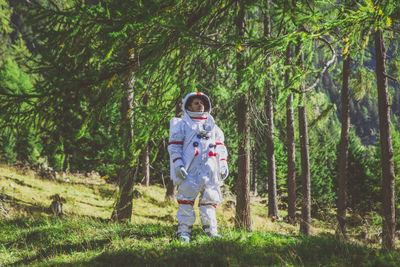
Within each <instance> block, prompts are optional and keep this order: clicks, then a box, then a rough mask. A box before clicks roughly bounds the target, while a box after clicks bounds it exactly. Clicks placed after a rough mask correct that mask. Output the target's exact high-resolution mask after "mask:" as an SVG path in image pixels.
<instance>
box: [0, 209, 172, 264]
mask: <svg viewBox="0 0 400 267" xmlns="http://www.w3.org/2000/svg"><path fill="white" fill-rule="evenodd" d="M7 225H8V226H9V227H10V229H14V231H15V232H18V234H12V233H9V235H8V236H5V237H4V240H3V241H4V242H2V245H3V248H5V249H7V250H8V249H10V250H12V251H15V249H18V251H26V252H25V253H20V255H24V254H28V253H27V252H28V248H29V252H30V253H32V252H33V251H34V255H33V256H32V254H31V255H30V256H28V255H25V256H22V257H21V258H19V259H18V260H17V261H15V262H12V263H11V264H12V265H31V264H36V263H38V262H42V261H43V260H46V261H48V260H49V259H51V258H53V257H57V256H60V254H62V255H68V254H73V253H76V252H83V253H85V252H88V251H97V250H99V251H101V250H104V249H105V248H107V247H109V246H111V247H112V245H110V243H112V242H114V241H116V240H117V242H118V240H127V239H128V240H130V241H128V242H131V243H134V242H135V240H137V241H139V240H141V241H145V242H151V240H153V239H154V238H160V236H161V237H162V236H172V235H174V233H175V230H176V227H174V226H160V225H158V224H141V225H135V224H128V223H126V224H116V223H107V222H103V221H101V220H93V219H91V218H89V217H79V220H76V221H74V220H73V219H72V218H68V219H66V220H63V219H60V218H44V217H43V216H42V217H38V218H34V219H32V218H31V219H26V217H22V218H20V219H14V220H9V221H7ZM86 228H91V229H92V233H91V234H90V235H89V234H88V235H87V236H82V229H83V232H85V231H84V229H86ZM93 233H98V234H93ZM1 239H2V238H1ZM1 239H0V240H1ZM77 239H78V241H77Z"/></svg>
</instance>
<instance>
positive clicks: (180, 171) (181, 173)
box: [175, 165, 188, 180]
mask: <svg viewBox="0 0 400 267" xmlns="http://www.w3.org/2000/svg"><path fill="white" fill-rule="evenodd" d="M175 170H176V176H177V177H178V178H180V179H182V180H185V179H186V177H187V175H188V173H187V171H186V169H185V167H184V166H183V165H179V166H177V167H176V169H175Z"/></svg>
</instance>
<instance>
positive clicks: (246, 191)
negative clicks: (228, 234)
mask: <svg viewBox="0 0 400 267" xmlns="http://www.w3.org/2000/svg"><path fill="white" fill-rule="evenodd" d="M237 7H238V15H237V18H236V26H237V29H238V35H239V36H241V37H243V36H244V33H245V23H244V5H243V2H242V1H237ZM236 60H237V62H236V71H237V81H236V82H237V84H236V86H237V88H240V85H241V83H242V75H243V73H242V72H243V70H244V68H245V59H244V55H243V53H242V51H241V49H238V52H237V53H236ZM248 105H249V96H248V93H242V94H241V95H240V99H239V102H238V105H237V107H236V112H237V114H236V115H237V120H238V134H239V144H238V180H237V201H236V203H237V204H236V227H237V228H244V229H246V230H249V231H250V230H251V215H250V140H249V133H250V129H249V114H248Z"/></svg>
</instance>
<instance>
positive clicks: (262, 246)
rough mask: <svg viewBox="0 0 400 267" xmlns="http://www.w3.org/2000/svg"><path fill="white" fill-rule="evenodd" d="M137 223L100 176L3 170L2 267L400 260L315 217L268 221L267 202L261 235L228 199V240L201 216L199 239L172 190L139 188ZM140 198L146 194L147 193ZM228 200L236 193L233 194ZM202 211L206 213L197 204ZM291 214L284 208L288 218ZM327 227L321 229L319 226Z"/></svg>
mask: <svg viewBox="0 0 400 267" xmlns="http://www.w3.org/2000/svg"><path fill="white" fill-rule="evenodd" d="M136 189H137V191H138V192H139V193H137V196H138V197H137V198H135V199H134V205H133V206H134V207H133V217H132V220H131V222H129V223H122V224H117V223H113V222H110V221H109V220H108V218H109V217H110V215H111V212H112V207H113V201H114V197H115V194H116V192H117V191H116V190H117V188H116V187H115V185H111V184H107V183H106V182H105V181H103V180H101V178H99V177H95V176H90V177H86V176H72V175H67V176H66V177H64V178H62V177H57V179H56V180H52V181H49V180H43V179H39V178H37V177H35V174H34V173H33V172H31V171H25V172H23V171H22V170H18V169H14V168H10V167H7V166H1V167H0V192H1V193H0V194H1V202H0V203H1V207H2V209H1V212H0V219H1V220H0V244H1V245H0V265H3V264H4V265H8V264H12V265H17V266H18V265H22V266H26V265H29V266H48V265H51V266H54V265H63V266H64V265H65V266H69V265H71V266H143V265H149V266H158V265H163V266H204V265H215V266H254V265H262V266H266V265H290V266H315V265H324V266H325V265H328V266H330V265H334V266H354V265H357V266H360V265H362V266H376V265H382V264H385V265H387V266H396V265H399V264H400V257H398V256H399V254H398V253H397V252H396V253H394V254H386V253H383V252H380V251H379V250H377V249H374V248H372V247H369V246H365V245H360V244H355V243H348V242H344V241H343V240H340V239H337V238H336V237H335V236H334V235H333V234H332V233H333V230H332V229H330V228H329V225H323V223H321V222H318V221H314V222H313V224H314V227H313V233H314V235H313V236H309V237H301V236H299V233H298V227H294V226H291V225H288V224H286V223H285V222H283V221H280V222H272V221H271V220H269V219H268V218H267V214H266V213H267V209H266V207H265V202H264V201H265V199H263V198H259V197H257V198H253V199H252V220H253V227H254V232H250V233H249V232H243V231H236V230H234V229H233V223H234V208H233V207H232V206H228V205H226V203H227V202H225V203H222V204H221V205H220V206H219V207H218V209H217V211H218V220H219V224H220V228H221V233H222V235H223V237H222V238H221V239H211V238H209V237H207V236H206V235H205V234H204V233H203V232H202V230H201V227H200V224H199V221H197V222H196V224H195V227H194V230H193V241H192V242H191V243H189V244H184V243H181V242H179V241H178V240H177V238H176V218H175V213H176V210H177V205H176V204H175V203H169V202H165V201H164V195H165V189H164V188H161V187H159V186H150V187H143V186H140V185H138V186H136ZM54 194H59V196H60V197H63V198H65V200H66V203H65V204H64V206H63V211H64V215H63V216H60V217H58V216H54V215H53V214H52V212H51V211H50V209H49V206H50V203H51V201H52V200H51V199H50V197H51V196H53V195H54ZM139 196H140V197H139ZM226 199H227V200H230V199H233V196H229V195H228V194H227V196H226ZM196 212H197V213H198V210H197V209H196ZM282 214H283V212H282V213H281V215H282ZM315 226H319V227H315Z"/></svg>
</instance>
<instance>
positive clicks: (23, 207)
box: [2, 193, 49, 215]
mask: <svg viewBox="0 0 400 267" xmlns="http://www.w3.org/2000/svg"><path fill="white" fill-rule="evenodd" d="M2 196H3V197H5V198H4V200H3V202H4V203H8V204H9V205H10V206H12V207H13V208H14V209H16V210H19V211H25V212H27V213H28V214H31V215H32V214H37V213H41V212H45V213H46V212H49V209H48V208H47V207H44V206H41V205H37V204H32V203H29V202H26V201H24V200H22V199H18V198H15V197H13V196H9V195H7V194H4V193H2Z"/></svg>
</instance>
